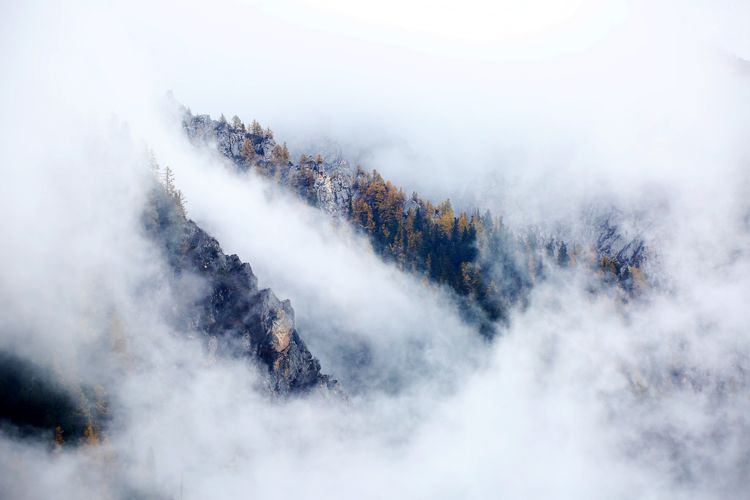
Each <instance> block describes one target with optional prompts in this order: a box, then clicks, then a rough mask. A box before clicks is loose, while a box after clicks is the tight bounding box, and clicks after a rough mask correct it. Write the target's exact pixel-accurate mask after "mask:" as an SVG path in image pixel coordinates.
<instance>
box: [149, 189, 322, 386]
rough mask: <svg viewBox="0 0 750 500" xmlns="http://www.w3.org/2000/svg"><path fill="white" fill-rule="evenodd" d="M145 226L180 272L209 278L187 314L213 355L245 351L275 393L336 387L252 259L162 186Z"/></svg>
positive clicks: (288, 308) (288, 307)
mask: <svg viewBox="0 0 750 500" xmlns="http://www.w3.org/2000/svg"><path fill="white" fill-rule="evenodd" d="M145 226H146V230H147V232H148V234H149V235H151V237H152V238H153V239H154V241H156V242H157V244H158V245H159V246H160V247H161V248H162V249H163V251H164V254H165V257H166V260H167V262H169V264H170V266H171V268H172V269H173V270H174V272H175V274H176V275H182V274H185V273H191V274H194V275H197V276H200V277H201V278H202V279H203V280H205V282H206V283H207V285H208V286H207V289H206V292H205V293H204V294H202V295H201V296H200V297H199V298H198V299H197V300H196V302H195V303H194V304H193V306H192V307H191V309H192V311H188V314H192V315H193V317H192V318H191V319H190V321H189V323H190V324H191V325H193V326H194V327H195V328H196V329H197V330H198V331H200V332H202V333H203V334H204V335H205V336H206V343H207V346H210V347H211V349H210V350H211V351H212V353H211V354H212V355H218V356H242V357H245V358H247V359H248V360H250V361H251V362H253V363H256V364H258V365H260V366H262V367H265V368H266V369H267V370H268V375H269V385H270V388H271V390H273V391H274V392H275V393H277V394H282V395H283V394H288V393H290V392H294V391H299V390H308V389H311V388H314V387H327V388H333V386H334V385H335V383H336V382H335V381H334V380H331V379H330V377H328V376H327V375H323V374H321V373H320V363H319V362H318V360H317V359H315V358H313V356H312V354H310V352H309V351H308V349H307V347H306V346H305V343H304V342H303V341H302V339H301V338H300V336H299V334H298V333H297V331H296V329H295V324H294V311H293V309H292V307H291V304H290V302H289V301H288V300H285V301H280V300H279V299H278V298H277V297H276V296H275V295H274V293H273V292H272V291H271V290H270V289H263V290H259V289H258V280H257V278H256V277H255V275H254V274H253V271H252V269H251V267H250V265H249V264H247V263H243V262H242V261H241V260H240V259H239V257H237V256H236V255H225V254H224V252H223V251H222V250H221V247H220V246H219V243H218V241H216V239H214V238H212V237H211V236H209V235H208V234H207V233H206V232H205V231H203V230H202V229H201V228H200V227H198V226H197V225H196V224H195V223H194V222H193V221H191V220H185V219H184V218H182V217H181V216H180V214H179V213H178V211H177V210H176V208H175V206H174V203H173V201H172V200H171V199H170V197H169V196H168V195H166V194H164V193H163V192H161V191H160V190H156V192H155V194H154V195H153V201H152V206H151V207H150V208H149V210H148V211H147V216H146V217H145Z"/></svg>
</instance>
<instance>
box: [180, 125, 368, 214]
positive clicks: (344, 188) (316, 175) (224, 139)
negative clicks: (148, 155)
mask: <svg viewBox="0 0 750 500" xmlns="http://www.w3.org/2000/svg"><path fill="white" fill-rule="evenodd" d="M183 128H184V129H185V132H186V133H187V135H188V137H189V138H190V140H191V141H193V142H194V143H197V144H208V145H213V146H215V147H216V150H217V151H218V152H219V153H221V154H222V155H223V156H225V157H226V158H228V159H230V160H231V161H232V162H233V163H234V164H235V165H236V166H237V168H239V169H240V170H246V169H248V168H250V166H251V164H255V165H256V166H257V167H260V168H263V169H268V167H270V166H272V167H273V168H275V169H278V170H279V178H280V179H282V180H283V181H284V183H285V184H287V185H292V186H299V187H300V189H301V191H302V192H301V193H300V195H301V196H302V198H303V199H306V200H309V201H310V202H312V203H313V204H315V205H316V206H317V207H319V208H320V209H321V210H323V211H324V212H326V213H328V214H329V215H332V216H335V217H338V218H344V217H346V216H347V215H348V213H349V210H350V205H351V199H352V183H353V179H354V174H353V171H352V168H351V166H350V165H349V164H348V163H347V162H346V161H345V160H341V159H336V160H334V161H327V160H324V161H322V162H317V161H315V160H313V159H312V158H308V159H307V160H305V161H303V162H302V163H293V162H290V161H279V160H278V158H274V157H273V150H274V147H276V141H274V140H273V138H271V137H268V136H265V135H257V134H252V133H250V132H247V131H245V130H244V129H242V128H233V127H232V126H231V125H229V124H228V123H226V122H222V121H218V120H211V117H210V116H208V115H196V116H193V115H189V114H186V115H185V117H184V119H183ZM246 140H250V141H251V142H252V144H253V149H254V151H255V157H254V158H252V159H249V158H247V156H246V155H245V154H243V150H242V149H243V145H244V143H245V141H246ZM303 168H304V171H305V173H310V174H311V175H312V179H310V182H300V179H301V177H302V170H303Z"/></svg>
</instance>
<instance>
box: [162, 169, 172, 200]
mask: <svg viewBox="0 0 750 500" xmlns="http://www.w3.org/2000/svg"><path fill="white" fill-rule="evenodd" d="M164 190H165V191H166V192H167V194H169V195H171V194H172V193H174V174H173V173H172V169H171V168H169V166H166V167H164Z"/></svg>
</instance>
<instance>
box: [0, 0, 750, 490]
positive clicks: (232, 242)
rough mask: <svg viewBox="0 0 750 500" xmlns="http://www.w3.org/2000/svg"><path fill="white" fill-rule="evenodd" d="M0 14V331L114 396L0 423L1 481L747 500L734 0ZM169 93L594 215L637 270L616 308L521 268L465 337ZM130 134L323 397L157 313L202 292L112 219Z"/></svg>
mask: <svg viewBox="0 0 750 500" xmlns="http://www.w3.org/2000/svg"><path fill="white" fill-rule="evenodd" d="M0 9H1V16H0V18H2V21H0V26H2V28H3V29H2V30H0V39H1V40H2V49H0V65H1V67H2V68H3V78H2V79H0V102H2V106H3V108H2V109H3V110H4V111H5V113H6V119H5V120H4V121H3V124H2V125H1V126H0V127H1V128H2V133H0V176H1V179H2V181H1V182H0V210H1V211H2V216H1V217H0V231H1V232H2V234H3V235H4V237H3V244H2V245H0V276H1V277H2V279H1V280H0V299H1V300H2V304H3V305H2V306H0V307H1V308H2V309H1V310H2V314H0V329H1V330H0V348H1V349H2V350H4V351H8V352H13V353H16V354H17V355H19V356H20V357H22V358H24V359H29V360H32V361H34V363H36V364H37V365H39V366H42V367H47V368H50V369H52V370H54V372H55V373H57V374H62V375H60V376H61V379H62V380H63V383H65V384H68V383H74V382H80V383H99V384H102V385H105V386H106V387H107V388H108V390H109V391H110V396H111V404H112V407H113V414H114V416H113V419H112V422H111V424H110V427H109V428H108V430H107V432H106V434H105V437H104V439H103V441H104V442H103V443H101V444H100V445H99V446H98V447H94V448H90V447H74V446H65V447H63V451H59V450H50V447H49V446H48V445H47V444H46V443H44V442H42V441H35V440H25V439H21V438H18V437H17V436H14V435H12V434H5V433H2V434H0V496H2V497H7V498H19V499H20V498H30V499H32V498H42V497H49V496H55V497H57V498H132V497H136V498H139V497H148V496H149V495H152V496H153V495H161V496H163V497H165V498H180V499H182V498H185V499H188V498H206V497H211V498H237V497H241V496H255V497H258V498H293V497H305V498H320V497H326V498H347V497H357V498H383V497H386V496H387V497H394V498H457V497H461V498H576V499H580V498H592V499H598V498H660V499H661V498H675V499H678V498H695V499H709V498H711V499H713V498H738V497H742V496H743V495H745V489H746V485H745V478H746V477H747V475H748V473H749V472H750V471H748V468H750V459H749V457H750V452H749V451H748V450H750V428H749V427H750V422H748V418H747V415H748V410H750V398H748V378H747V373H748V370H750V336H749V335H748V330H747V325H748V324H749V321H748V320H750V313H748V311H747V307H746V305H745V304H746V302H747V298H748V297H750V267H749V265H748V261H747V256H748V255H747V254H748V248H750V246H749V244H750V235H749V234H748V233H749V232H748V229H749V226H748V214H749V213H750V205H749V204H748V201H747V192H748V191H747V190H748V187H749V186H750V184H749V182H750V179H748V167H747V166H748V161H749V160H750V158H749V155H748V153H750V149H749V148H748V142H747V137H748V132H749V131H748V123H749V122H748V116H750V113H749V112H750V100H749V99H748V98H749V97H750V96H749V95H748V89H749V88H750V78H748V76H747V71H744V70H743V68H744V67H745V66H744V65H746V64H747V62H746V61H747V60H750V37H748V34H747V30H746V26H747V24H748V22H750V10H749V9H748V7H747V6H746V5H743V4H742V3H740V2H719V3H718V4H716V3H712V4H708V3H707V2H689V3H678V2H657V3H653V2H652V3H648V2H611V3H608V4H607V5H606V6H603V5H600V4H599V3H595V2H587V1H583V0H581V1H569V2H549V1H542V0H539V1H535V2H531V4H529V5H528V6H523V7H522V6H515V5H512V4H511V3H510V2H499V3H493V4H492V5H489V4H488V3H485V2H479V1H476V2H469V4H467V5H465V6H457V5H452V4H451V5H449V4H445V3H440V2H439V3H437V4H434V3H430V4H427V3H425V2H420V1H416V2H408V3H407V4H405V5H404V4H402V3H395V2H378V3H374V2H364V3H362V4H360V5H357V6H356V7H355V6H353V5H349V4H348V3H345V2H337V1H332V2H317V1H311V2H292V1H282V2H273V3H271V2H261V1H257V2H233V1H226V2H218V3H212V4H211V5H202V4H199V3H197V2H187V3H181V4H180V5H179V6H176V5H170V4H169V3H153V2H130V3H128V4H127V5H125V4H110V5H90V4H88V3H86V2H80V3H78V2H67V3H65V4H54V5H53V4H44V3H40V4H35V5H20V4H11V3H4V4H2V7H0ZM167 91H171V92H172V94H173V95H174V97H175V98H176V99H177V100H178V101H180V102H181V103H182V104H184V105H185V106H189V107H190V108H191V110H192V111H193V112H194V113H211V114H212V115H213V116H214V117H216V116H218V115H219V114H221V113H223V114H225V115H226V116H227V117H230V116H232V115H234V114H237V115H239V116H240V117H241V118H242V119H243V120H244V121H246V122H249V121H250V120H252V119H257V120H259V121H260V122H261V123H262V124H263V125H264V126H265V125H268V126H270V127H271V128H272V129H273V130H274V132H275V135H276V137H277V140H279V141H287V142H288V143H289V145H290V148H291V149H292V151H293V152H294V153H295V154H298V153H301V152H306V153H312V154H315V153H316V152H318V151H320V152H323V153H324V154H326V155H330V156H334V155H337V156H341V157H343V158H346V159H347V160H348V161H350V162H351V163H352V164H361V165H362V166H363V168H365V169H372V168H375V169H377V170H378V171H380V172H381V173H382V174H383V175H384V177H386V178H388V179H391V180H392V181H393V182H394V183H395V184H397V185H399V186H403V188H404V189H405V190H406V192H411V191H412V190H417V191H419V192H420V194H422V195H425V196H427V197H430V198H432V199H434V200H439V199H442V198H444V197H449V198H451V200H452V201H454V202H455V203H456V205H457V206H461V207H464V208H467V209H471V208H475V207H476V208H479V209H481V210H484V209H491V210H492V211H493V213H495V214H496V215H499V216H501V217H502V219H503V222H504V223H505V224H506V225H507V226H508V227H509V228H510V230H512V231H523V230H525V229H527V228H529V227H541V228H542V230H543V231H545V232H548V233H550V234H555V235H556V236H557V237H562V238H570V239H572V240H579V241H587V238H589V237H590V232H591V231H592V228H591V225H590V221H591V220H592V219H594V218H595V217H597V216H600V215H602V214H610V213H616V214H618V215H617V216H618V217H619V220H620V223H621V225H622V226H623V228H625V229H624V230H627V231H630V232H631V233H632V234H637V235H639V237H642V238H643V239H644V240H645V241H646V242H647V244H648V248H649V251H650V257H649V261H648V263H647V265H646V267H645V272H646V273H648V275H649V281H650V282H651V283H653V284H654V285H653V286H652V287H650V288H648V289H645V290H643V291H642V293H641V294H640V295H639V296H638V297H635V298H633V299H632V300H627V301H623V300H622V297H621V296H620V294H618V293H617V291H616V290H611V289H607V288H604V289H601V290H600V289H598V288H596V287H594V286H593V285H592V284H593V283H596V282H597V279H598V278H597V276H596V274H595V273H593V272H591V271H590V270H589V269H586V268H584V267H572V268H567V269H557V270H554V271H551V273H550V276H549V277H548V279H547V280H546V281H544V282H543V283H540V284H539V285H538V286H535V287H534V289H533V290H532V291H531V294H530V296H529V299H528V304H527V306H526V307H524V308H521V307H519V308H516V309H513V310H512V311H511V313H510V317H509V320H508V322H507V325H505V324H504V325H498V330H499V331H500V332H501V333H500V335H499V336H497V337H496V338H495V339H494V340H493V341H492V342H489V341H487V340H485V339H483V338H481V337H480V336H479V335H478V333H477V331H475V329H474V328H473V327H472V326H471V325H469V324H467V323H466V322H465V321H464V320H463V319H462V317H461V315H460V312H459V310H458V308H457V307H456V304H455V302H454V301H453V300H452V296H451V293H450V291H448V290H446V289H443V288H441V287H438V286H436V285H433V284H427V283H425V281H424V280H420V279H418V278H417V277H415V276H413V275H410V274H408V273H404V272H402V271H399V270H398V269H397V268H396V267H395V266H394V265H392V264H389V263H386V262H384V261H382V260H381V259H380V258H379V257H378V256H377V254H376V253H375V252H374V251H373V250H372V248H371V247H370V244H369V242H368V241H367V240H366V239H365V238H364V237H363V236H362V235H361V234H359V233H358V232H357V231H355V230H353V229H352V228H351V227H349V226H346V225H343V224H340V223H337V222H336V221H332V220H331V219H330V218H328V217H327V216H326V215H325V214H323V213H322V212H321V211H319V210H317V209H315V208H312V207H310V206H307V205H306V204H304V203H303V202H301V201H300V200H298V199H297V198H295V197H293V196H292V195H290V194H289V193H287V192H284V191H283V190H281V189H279V187H278V186H276V185H274V184H272V183H270V182H268V180H266V179H264V178H262V177H261V176H258V175H255V174H254V173H253V172H249V173H245V174H239V173H237V172H236V170H235V169H233V168H232V167H231V166H230V165H229V164H228V162H227V161H226V160H225V159H222V158H220V157H219V156H218V154H216V152H215V151H213V150H212V149H211V148H209V147H200V146H196V145H194V144H191V143H190V142H189V141H188V139H187V137H185V135H184V133H183V130H182V128H181V124H180V122H179V116H178V115H177V114H176V112H175V109H174V106H173V103H172V102H171V101H170V100H169V99H165V97H164V96H165V94H166V92H167ZM151 154H153V156H154V158H155V159H156V161H158V163H159V164H161V165H162V166H169V167H170V168H172V169H173V171H174V173H175V178H176V180H175V182H176V184H177V186H178V187H179V188H180V190H181V191H182V192H183V193H184V194H185V197H186V200H187V215H188V217H189V218H191V219H192V220H194V221H195V222H196V223H198V224H199V225H200V226H201V227H202V228H203V229H205V230H206V231H207V232H209V233H210V234H211V235H212V236H214V237H215V238H217V240H218V241H219V242H220V243H221V245H222V248H223V250H224V251H225V252H226V253H227V254H230V253H236V254H237V255H239V257H240V258H241V259H242V261H244V262H249V263H250V264H251V266H252V268H253V271H254V272H255V274H256V275H257V276H258V278H259V280H260V285H261V287H270V288H272V289H273V290H274V292H275V293H276V294H277V295H278V296H279V297H280V298H282V299H286V298H288V299H290V300H291V303H292V305H293V307H294V309H295V315H296V322H297V328H298V329H299V333H300V335H301V337H302V338H303V339H304V341H305V342H306V344H307V345H308V347H309V348H310V350H311V352H312V353H313V355H314V356H316V357H317V358H318V359H319V360H320V362H321V366H322V371H323V372H324V373H327V374H330V375H331V376H332V377H333V378H336V379H338V381H339V382H338V387H339V388H340V390H341V391H342V392H343V393H344V394H345V396H344V397H338V396H330V395H325V394H320V393H313V394H308V395H302V396H298V397H293V398H289V399H288V400H279V399H275V398H273V397H270V396H269V395H268V394H267V393H265V392H264V391H263V390H262V389H260V387H261V385H262V384H261V380H262V377H263V375H262V373H260V372H259V370H258V369H257V368H255V367H252V366H250V367H249V366H247V364H245V363H242V362H239V361H237V360H229V359H221V360H218V361H216V360H212V359H211V358H210V356H209V355H208V354H207V353H206V351H205V348H204V346H203V345H202V344H201V342H200V341H199V340H198V339H197V336H196V335H195V334H194V332H190V331H179V328H177V327H176V326H175V322H174V321H172V319H173V318H172V315H173V314H174V311H179V310H181V308H184V307H187V304H190V301H191V297H193V296H194V295H195V294H196V293H198V292H199V291H200V289H201V286H202V284H201V283H200V282H199V281H198V280H196V281H191V280H189V279H185V280H182V281H175V280H174V279H173V278H172V275H171V272H170V270H169V269H168V266H167V265H166V263H165V262H164V261H163V257H162V256H161V255H160V253H159V252H158V251H157V249H156V248H155V247H154V245H153V243H152V242H150V241H149V240H148V238H147V237H146V236H145V235H144V233H143V231H142V228H141V220H142V213H143V208H144V204H145V203H146V200H147V197H148V192H149V189H151V188H152V187H153V184H154V179H153V173H152V172H151V170H150V169H149V165H148V158H149V155H151ZM595 288H596V289H597V290H599V291H597V292H592V289H595ZM113 324H116V325H117V326H116V327H115V326H113ZM117 329H121V330H122V331H123V332H124V333H123V336H124V337H125V338H126V339H127V342H126V346H127V347H126V349H125V351H126V354H125V355H123V354H122V352H119V353H117V352H113V351H114V350H113V348H112V343H113V341H112V331H113V330H117Z"/></svg>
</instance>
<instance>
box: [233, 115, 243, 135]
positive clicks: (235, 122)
mask: <svg viewBox="0 0 750 500" xmlns="http://www.w3.org/2000/svg"><path fill="white" fill-rule="evenodd" d="M232 128H234V129H236V130H241V131H243V132H244V131H245V124H244V123H242V120H240V117H239V116H237V115H234V116H233V117H232Z"/></svg>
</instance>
